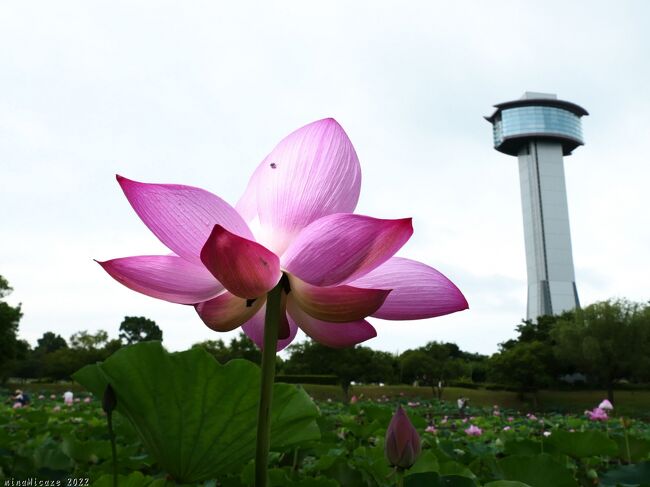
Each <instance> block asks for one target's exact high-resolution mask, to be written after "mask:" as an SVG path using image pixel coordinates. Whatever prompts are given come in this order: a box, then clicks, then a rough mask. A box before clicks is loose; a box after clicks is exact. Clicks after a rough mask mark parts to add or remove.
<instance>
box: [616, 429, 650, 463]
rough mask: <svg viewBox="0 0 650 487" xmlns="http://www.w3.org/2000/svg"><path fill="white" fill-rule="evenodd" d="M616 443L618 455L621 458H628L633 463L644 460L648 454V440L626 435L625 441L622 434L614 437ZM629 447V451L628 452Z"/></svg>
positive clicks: (649, 451) (649, 450)
mask: <svg viewBox="0 0 650 487" xmlns="http://www.w3.org/2000/svg"><path fill="white" fill-rule="evenodd" d="M614 441H616V444H617V445H618V457H619V458H621V459H623V460H626V461H627V460H628V453H629V457H630V458H629V460H631V461H632V462H633V463H638V462H640V461H643V460H646V459H647V458H648V457H649V456H650V440H646V439H644V438H637V437H635V436H631V435H630V436H628V439H627V443H626V442H625V437H624V436H618V437H616V438H615V439H614ZM628 447H629V452H628Z"/></svg>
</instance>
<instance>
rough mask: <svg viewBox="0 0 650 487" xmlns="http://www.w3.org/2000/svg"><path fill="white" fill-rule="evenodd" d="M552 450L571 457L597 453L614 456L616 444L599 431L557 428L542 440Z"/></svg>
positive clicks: (596, 454)
mask: <svg viewBox="0 0 650 487" xmlns="http://www.w3.org/2000/svg"><path fill="white" fill-rule="evenodd" d="M544 443H545V445H548V446H551V447H552V448H553V451H556V452H560V453H564V454H566V455H569V456H571V457H573V458H587V457H595V456H599V455H609V456H615V455H616V454H617V453H618V446H617V445H616V442H615V441H614V440H611V439H609V438H608V437H607V435H606V434H605V433H601V432H600V431H577V432H574V433H571V432H569V431H564V430H557V431H553V434H551V436H549V437H548V439H547V440H546V441H545V442H544Z"/></svg>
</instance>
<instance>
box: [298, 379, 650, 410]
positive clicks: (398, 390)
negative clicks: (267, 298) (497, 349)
mask: <svg viewBox="0 0 650 487" xmlns="http://www.w3.org/2000/svg"><path fill="white" fill-rule="evenodd" d="M303 387H304V388H305V390H306V391H307V392H308V393H309V394H310V395H311V396H312V397H314V398H315V399H319V400H327V399H328V398H329V399H332V400H342V399H343V391H342V389H341V388H340V387H338V386H327V385H313V384H305V385H304V386H303ZM350 394H354V395H356V396H359V397H360V396H361V395H362V394H363V397H364V398H371V399H378V398H380V397H382V396H384V395H385V396H388V397H394V396H398V395H400V394H403V395H404V397H413V398H415V397H418V398H425V399H426V398H433V394H432V391H431V388H430V387H412V386H384V387H378V386H355V387H353V388H352V390H351V393H350ZM460 396H464V397H467V398H469V400H470V405H472V406H487V407H492V405H494V404H498V405H499V406H500V407H503V408H510V409H517V410H521V411H532V410H534V409H537V410H544V411H558V412H573V413H582V412H583V411H585V410H586V409H593V408H594V407H596V406H597V405H598V404H599V403H600V401H602V400H603V399H604V398H606V397H607V392H606V391H540V392H539V393H538V394H537V404H538V407H537V408H534V407H533V399H532V395H530V394H528V395H526V397H524V400H523V401H522V400H520V399H519V398H518V397H517V393H515V392H508V391H489V390H486V389H463V388H458V387H448V388H446V389H445V390H444V394H443V399H445V400H447V401H455V400H456V399H457V398H459V397H460ZM614 399H615V406H616V410H617V412H618V413H620V414H628V415H631V416H635V417H641V418H650V391H615V392H614Z"/></svg>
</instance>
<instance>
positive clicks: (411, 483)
mask: <svg viewBox="0 0 650 487" xmlns="http://www.w3.org/2000/svg"><path fill="white" fill-rule="evenodd" d="M404 487H476V482H474V481H473V480H472V479H469V478H467V477H461V476H458V475H442V476H440V475H438V474H437V473H435V472H426V473H413V474H409V475H407V476H405V477H404Z"/></svg>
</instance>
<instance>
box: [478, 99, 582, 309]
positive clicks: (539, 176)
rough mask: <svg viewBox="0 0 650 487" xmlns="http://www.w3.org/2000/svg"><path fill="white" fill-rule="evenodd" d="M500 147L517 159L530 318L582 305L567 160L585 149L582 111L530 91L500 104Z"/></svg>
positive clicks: (496, 116) (493, 119) (495, 118)
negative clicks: (569, 207)
mask: <svg viewBox="0 0 650 487" xmlns="http://www.w3.org/2000/svg"><path fill="white" fill-rule="evenodd" d="M494 107H495V108H496V110H495V112H494V113H493V114H492V115H490V116H489V117H485V119H486V120H487V121H488V122H490V123H491V124H492V127H493V135H494V148H495V149H496V150H498V151H499V152H503V153H504V154H508V155H511V156H517V158H518V160H519V183H520V186H521V206H522V212H523V217H524V241H525V244H526V269H527V274H528V307H527V312H526V317H527V319H530V320H536V319H537V317H538V316H543V315H553V314H560V313H562V312H563V311H567V310H571V309H574V308H577V307H579V306H580V301H579V300H578V291H577V289H576V284H575V272H574V268H573V253H572V250H571V230H570V228H569V209H568V206H567V198H566V183H565V180H564V160H563V156H568V155H571V152H572V151H573V150H574V149H575V148H576V147H578V146H580V145H583V144H584V141H583V138H582V123H581V120H580V118H581V117H583V116H585V115H589V113H587V110H585V109H584V108H582V107H581V106H578V105H576V104H575V103H571V102H568V101H563V100H558V99H557V96H555V95H553V94H548V93H533V92H526V93H524V95H523V96H522V97H521V98H520V99H518V100H514V101H507V102H505V103H499V104H498V105H494Z"/></svg>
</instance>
